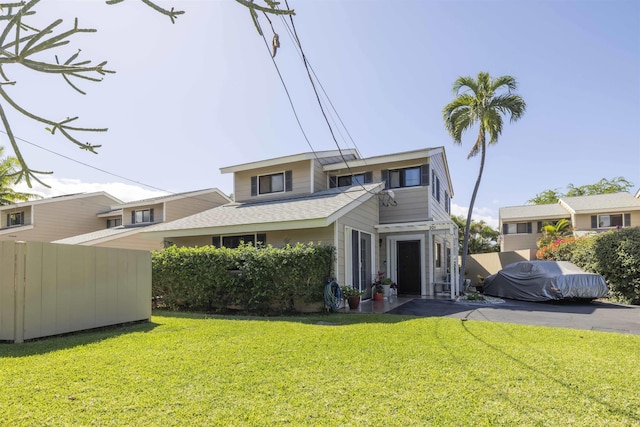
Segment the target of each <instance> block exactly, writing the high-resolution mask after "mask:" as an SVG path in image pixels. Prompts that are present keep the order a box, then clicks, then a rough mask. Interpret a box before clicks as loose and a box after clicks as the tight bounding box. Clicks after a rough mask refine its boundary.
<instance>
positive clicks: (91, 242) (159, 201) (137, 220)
mask: <svg viewBox="0 0 640 427" xmlns="http://www.w3.org/2000/svg"><path fill="white" fill-rule="evenodd" d="M229 202H231V199H230V198H229V197H227V196H226V195H225V194H223V193H222V192H221V191H220V190H218V189H217V188H209V189H205V190H197V191H189V192H185V193H176V194H170V195H167V196H160V197H154V198H150V199H144V200H138V201H135V202H128V203H122V202H119V203H116V204H112V205H110V206H109V207H108V209H102V210H100V211H98V212H97V213H96V211H93V212H92V214H91V216H92V217H93V218H97V220H98V221H99V222H100V224H101V227H100V229H95V230H94V231H91V232H89V233H84V234H78V235H74V236H71V237H67V238H64V239H59V240H56V241H54V242H53V243H61V244H68V245H82V246H99V247H107V248H122V249H138V250H160V249H162V248H163V247H164V239H163V238H145V237H143V236H142V235H141V234H140V231H142V230H143V229H146V228H147V227H150V226H153V225H156V224H161V223H164V222H168V221H173V220H176V219H179V218H184V217H186V216H190V215H193V214H195V213H198V212H202V211H205V210H208V209H211V208H214V207H217V206H220V205H223V204H226V203H229Z"/></svg>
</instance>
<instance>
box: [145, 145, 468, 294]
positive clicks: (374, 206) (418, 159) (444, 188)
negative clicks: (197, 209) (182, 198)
mask: <svg viewBox="0 0 640 427" xmlns="http://www.w3.org/2000/svg"><path fill="white" fill-rule="evenodd" d="M221 172H222V173H233V183H234V191H233V193H234V199H235V200H234V202H233V203H229V204H226V205H223V206H220V207H217V208H214V209H210V210H207V211H205V212H201V213H198V214H195V215H192V216H189V217H185V218H182V219H179V220H176V221H172V222H167V223H164V224H160V225H157V226H155V227H153V228H152V229H148V230H145V231H144V232H143V233H144V234H146V235H149V236H152V237H157V238H164V239H165V240H166V241H167V242H169V243H171V244H176V245H179V246H203V245H211V244H213V245H215V246H225V247H236V246H237V245H239V243H240V242H241V241H244V242H245V243H254V242H261V243H263V244H271V245H273V246H276V247H278V246H284V245H286V244H287V243H292V244H294V243H296V242H303V243H306V242H321V243H322V244H330V245H333V246H334V247H335V248H336V255H337V256H336V261H335V268H334V272H335V274H336V276H337V277H336V279H337V280H338V282H339V283H340V284H347V285H352V286H354V287H356V288H357V289H360V290H362V291H365V292H366V294H365V296H370V293H371V289H370V285H371V283H372V281H373V278H374V276H375V274H376V272H377V271H383V272H385V273H386V274H387V275H388V276H389V277H391V278H392V279H393V280H394V281H396V282H397V283H398V291H399V292H400V293H403V294H416V295H432V294H434V292H435V289H436V286H435V285H436V283H439V282H440V283H441V282H443V281H449V280H448V276H447V272H448V271H453V272H454V274H453V278H452V280H451V281H452V282H454V283H456V284H457V283H458V282H457V279H458V277H457V268H454V266H455V265H457V260H454V259H452V258H453V257H452V256H451V254H457V236H458V234H457V228H456V225H455V223H453V222H452V221H451V218H450V201H451V197H452V196H453V188H452V185H451V178H450V176H449V170H448V166H447V160H446V155H445V151H444V148H443V147H436V148H425V149H421V150H416V151H410V152H404V153H395V154H389V155H383V156H376V157H370V158H365V159H363V158H360V156H359V155H358V153H357V152H356V151H355V150H342V151H341V152H340V151H337V150H336V151H323V152H313V153H302V154H297V155H292V156H285V157H280V158H275V159H267V160H262V161H256V162H251V163H244V164H240V165H235V166H229V167H225V168H222V169H221ZM457 292H458V287H457V286H452V287H451V293H452V295H453V294H455V293H457Z"/></svg>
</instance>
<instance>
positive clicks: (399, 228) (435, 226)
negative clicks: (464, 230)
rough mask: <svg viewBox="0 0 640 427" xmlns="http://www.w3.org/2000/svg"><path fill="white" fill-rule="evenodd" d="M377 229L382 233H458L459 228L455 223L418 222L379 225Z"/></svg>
mask: <svg viewBox="0 0 640 427" xmlns="http://www.w3.org/2000/svg"><path fill="white" fill-rule="evenodd" d="M375 228H376V229H377V230H378V232H380V233H400V232H407V231H429V230H448V231H456V230H457V228H458V227H457V226H456V224H455V222H453V221H417V222H398V223H394V224H379V225H376V226H375Z"/></svg>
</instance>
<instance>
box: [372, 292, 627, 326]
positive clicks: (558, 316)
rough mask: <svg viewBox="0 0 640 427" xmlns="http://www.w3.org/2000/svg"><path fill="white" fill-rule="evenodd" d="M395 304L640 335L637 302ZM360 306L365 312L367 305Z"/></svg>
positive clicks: (426, 312)
mask: <svg viewBox="0 0 640 427" xmlns="http://www.w3.org/2000/svg"><path fill="white" fill-rule="evenodd" d="M365 303H366V301H365ZM396 304H397V305H395V306H394V307H389V309H388V310H385V311H384V312H386V313H389V314H405V315H412V316H424V317H433V316H441V317H452V318H458V319H472V320H485V321H490V322H504V323H518V324H523V325H538V326H552V327H559V328H573V329H587V330H593V331H603V332H617V333H624V334H635V335H640V306H631V305H619V304H612V303H607V302H600V301H595V302H591V303H573V302H549V303H540V302H525V301H516V300H504V302H503V303H499V304H486V303H474V302H455V301H451V300H445V299H422V298H414V299H406V298H399V299H398V302H397V303H396ZM380 308H383V306H382V305H381V307H380ZM361 310H362V312H367V306H366V305H365V306H364V307H363V308H362V309H361ZM369 312H376V311H373V310H372V311H369ZM377 312H380V311H377Z"/></svg>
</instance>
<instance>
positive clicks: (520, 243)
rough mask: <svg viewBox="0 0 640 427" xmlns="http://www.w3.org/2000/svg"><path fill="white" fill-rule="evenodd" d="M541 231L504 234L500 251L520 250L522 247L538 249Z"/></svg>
mask: <svg viewBox="0 0 640 427" xmlns="http://www.w3.org/2000/svg"><path fill="white" fill-rule="evenodd" d="M541 236H542V235H541V234H540V233H535V232H534V233H521V234H503V235H502V242H501V243H500V252H510V251H519V250H521V249H527V250H529V249H530V250H536V249H537V248H538V245H537V242H538V239H539V238H540V237H541Z"/></svg>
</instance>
